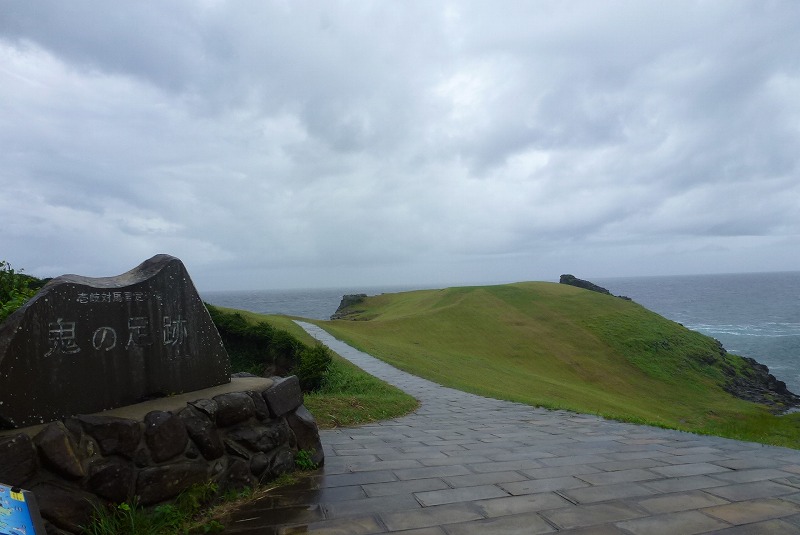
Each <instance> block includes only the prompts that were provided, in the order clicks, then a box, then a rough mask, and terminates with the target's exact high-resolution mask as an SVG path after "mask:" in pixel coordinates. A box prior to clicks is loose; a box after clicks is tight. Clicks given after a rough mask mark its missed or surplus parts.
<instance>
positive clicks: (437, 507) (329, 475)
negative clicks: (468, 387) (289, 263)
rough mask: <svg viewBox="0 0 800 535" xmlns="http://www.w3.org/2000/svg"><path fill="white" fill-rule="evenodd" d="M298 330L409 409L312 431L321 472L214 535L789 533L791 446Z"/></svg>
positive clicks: (796, 491) (793, 500) (798, 466)
mask: <svg viewBox="0 0 800 535" xmlns="http://www.w3.org/2000/svg"><path fill="white" fill-rule="evenodd" d="M301 325H302V326H303V327H304V328H305V329H306V330H307V331H309V332H310V333H311V334H312V335H313V336H314V337H315V338H317V339H319V340H320V341H322V342H323V343H324V344H326V345H328V346H329V347H331V349H333V350H334V351H336V352H337V353H338V354H340V355H341V356H343V357H345V358H347V359H349V360H351V361H352V362H354V363H355V364H357V365H358V366H360V367H361V368H363V369H364V370H366V371H367V372H369V373H371V374H372V375H375V376H376V377H379V378H381V379H383V380H385V381H387V382H389V383H391V384H393V385H395V386H398V387H399V388H401V389H403V390H405V391H406V392H408V393H409V394H411V395H413V396H414V397H416V398H417V399H419V400H420V401H421V407H420V409H419V410H418V411H416V412H415V413H414V414H411V415H409V416H406V417H403V418H397V419H394V420H387V421H384V422H380V423H375V424H371V425H366V426H362V427H357V428H346V429H335V430H328V431H322V432H321V435H322V443H323V445H324V448H325V467H324V468H323V469H321V470H320V471H319V472H317V473H315V474H313V475H311V476H310V477H308V478H304V480H303V481H302V482H301V483H300V484H299V485H297V486H294V487H285V488H283V489H279V490H278V491H276V493H275V494H273V495H272V496H270V497H268V498H266V499H264V500H262V501H260V502H258V503H256V504H253V505H251V506H248V507H246V508H243V509H241V510H239V511H237V512H236V513H235V514H234V515H233V517H232V518H231V521H230V522H229V523H228V528H227V529H226V533H238V534H244V533H252V534H256V533H258V534H265V535H271V534H295V533H308V532H312V533H318V534H342V535H369V534H375V533H402V534H405V535H468V534H516V533H521V534H522V533H524V534H534V533H571V534H578V533H591V534H600V535H603V534H628V535H630V534H637V535H638V534H642V535H644V534H646V535H657V534H660V533H667V534H669V535H675V534H690V533H725V534H730V535H734V534H784V533H787V534H788V533H794V534H796V533H800V451H798V450H792V449H785V448H775V447H769V446H763V445H761V444H755V443H748V442H739V441H735V440H728V439H723V438H717V437H706V436H698V435H692V434H689V433H682V432H679V431H670V430H664V429H658V428H652V427H646V426H639V425H632V424H624V423H619V422H613V421H607V420H603V419H602V418H598V417H595V416H591V415H582V414H575V413H570V412H565V411H550V410H545V409H537V408H532V407H529V406H526V405H521V404H517V403H511V402H506V401H498V400H494V399H488V398H483V397H480V396H476V395H472V394H467V393H464V392H460V391H457V390H453V389H450V388H445V387H442V386H439V385H437V384H434V383H432V382H430V381H427V380H424V379H420V378H418V377H414V376H412V375H409V374H407V373H405V372H402V371H399V370H397V369H395V368H393V367H391V366H389V365H388V364H385V363H383V362H381V361H379V360H377V359H374V358H372V357H370V356H369V355H367V354H365V353H362V352H360V351H357V350H355V349H353V348H351V347H349V346H347V345H345V344H343V343H342V342H339V341H337V340H335V339H334V338H333V337H331V336H330V335H328V334H327V333H326V332H324V331H323V330H322V329H320V328H318V327H316V326H313V325H310V324H307V323H302V324H301Z"/></svg>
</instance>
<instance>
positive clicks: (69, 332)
mask: <svg viewBox="0 0 800 535" xmlns="http://www.w3.org/2000/svg"><path fill="white" fill-rule="evenodd" d="M48 328H49V331H48V333H47V341H48V342H50V346H51V347H50V351H48V352H47V353H45V354H44V356H45V357H49V356H51V355H58V354H61V355H74V354H75V353H77V352H79V351H80V350H81V348H80V347H78V344H77V343H75V322H74V321H64V319H63V318H58V319H57V320H56V321H54V322H50V324H49V325H48Z"/></svg>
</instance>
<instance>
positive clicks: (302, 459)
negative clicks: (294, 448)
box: [294, 449, 319, 470]
mask: <svg viewBox="0 0 800 535" xmlns="http://www.w3.org/2000/svg"><path fill="white" fill-rule="evenodd" d="M315 453H316V450H314V449H311V450H300V451H298V452H297V453H296V454H295V456H294V464H295V466H297V468H298V469H300V470H316V469H317V468H319V467H318V466H317V463H315V462H314V461H313V457H314V454H315Z"/></svg>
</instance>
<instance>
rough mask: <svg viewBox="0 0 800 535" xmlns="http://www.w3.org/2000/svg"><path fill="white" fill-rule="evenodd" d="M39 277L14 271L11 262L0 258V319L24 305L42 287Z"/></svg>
mask: <svg viewBox="0 0 800 535" xmlns="http://www.w3.org/2000/svg"><path fill="white" fill-rule="evenodd" d="M38 282H40V281H39V279H36V278H35V277H31V276H28V275H23V274H22V273H18V272H16V271H14V269H13V268H12V267H11V264H9V263H8V262H6V261H5V260H0V321H3V320H5V319H6V318H7V317H8V316H10V315H11V313H12V312H14V311H15V310H17V309H18V308H19V307H21V306H22V305H24V304H25V303H26V302H27V301H28V299H30V298H31V297H33V296H34V295H35V294H36V289H37V288H39V287H41V284H38Z"/></svg>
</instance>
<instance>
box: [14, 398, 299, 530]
mask: <svg viewBox="0 0 800 535" xmlns="http://www.w3.org/2000/svg"><path fill="white" fill-rule="evenodd" d="M253 395H256V396H259V397H261V395H262V392H256V393H250V392H241V395H240V396H231V397H228V398H223V400H222V404H221V406H222V407H223V410H222V412H220V411H219V406H220V404H219V403H218V402H216V401H210V400H198V401H195V402H187V403H186V404H185V405H184V406H183V408H182V409H181V410H180V411H178V412H177V413H173V412H167V411H162V410H155V411H150V412H148V413H147V414H145V415H144V417H143V420H144V421H143V422H140V421H137V420H129V419H126V418H119V417H112V416H104V415H102V414H96V415H81V416H76V417H74V418H68V419H67V420H64V421H61V422H55V423H51V424H48V425H45V426H41V427H37V428H28V429H25V430H21V431H19V432H17V431H11V432H9V431H6V435H5V436H3V437H0V481H2V482H3V483H7V484H12V485H19V486H22V487H24V488H28V489H30V490H33V491H34V494H35V495H36V496H37V498H39V499H40V501H41V502H42V503H43V504H44V509H43V510H44V511H46V513H45V514H46V516H45V519H47V520H49V523H48V525H49V528H47V529H48V530H49V532H50V533H57V534H58V535H65V534H66V535H70V534H74V533H76V530H77V526H78V525H79V524H81V523H85V522H86V521H88V518H84V516H85V513H87V512H88V514H91V512H92V510H91V508H89V509H87V508H86V507H85V505H86V504H87V503H88V502H86V500H85V498H86V497H92V496H94V499H96V500H98V503H101V502H104V501H108V502H111V503H121V502H130V501H131V500H133V499H137V500H138V501H139V503H141V504H142V505H152V504H156V503H158V502H161V501H165V500H169V499H172V498H174V497H175V496H176V495H178V494H179V493H180V492H182V491H183V490H185V489H186V488H188V487H190V486H191V485H193V484H195V483H203V482H206V481H208V480H211V481H214V482H216V483H218V484H219V485H220V486H221V487H222V488H241V487H243V486H247V485H252V484H254V483H255V482H256V481H261V482H268V481H270V480H272V479H274V478H275V477H277V476H279V475H281V474H283V473H285V472H287V471H290V470H293V469H294V468H295V466H294V455H295V453H296V451H297V448H296V444H297V440H296V438H295V435H294V433H293V432H292V431H291V429H290V427H289V424H288V423H287V421H286V418H285V417H284V418H275V419H269V418H267V419H260V418H259V416H261V417H263V416H264V413H265V411H264V407H266V402H264V401H263V400H262V403H263V404H264V405H263V406H262V409H261V411H260V412H261V414H260V415H259V411H257V410H255V409H254V408H253V407H255V406H256V403H255V402H254V400H253ZM198 407H202V408H205V409H207V410H208V411H209V412H211V414H214V415H215V420H216V416H219V415H220V414H222V416H223V418H222V419H221V421H223V422H228V421H235V422H237V423H236V424H235V425H233V426H217V424H216V421H215V420H212V419H211V418H210V417H209V416H208V414H207V412H204V411H203V410H201V409H200V408H198ZM243 407H244V408H243ZM171 410H175V409H174V408H172V409H171ZM139 414H141V413H139ZM242 414H249V415H250V416H249V417H248V419H247V420H245V421H239V419H240V418H241V417H242ZM226 415H227V416H228V418H226ZM12 433H16V434H12ZM28 433H30V434H32V435H33V439H31V438H30V436H29V434H28ZM190 438H191V440H190ZM89 493H91V494H89ZM40 495H41V496H40ZM76 499H77V500H78V501H77V502H76Z"/></svg>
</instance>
